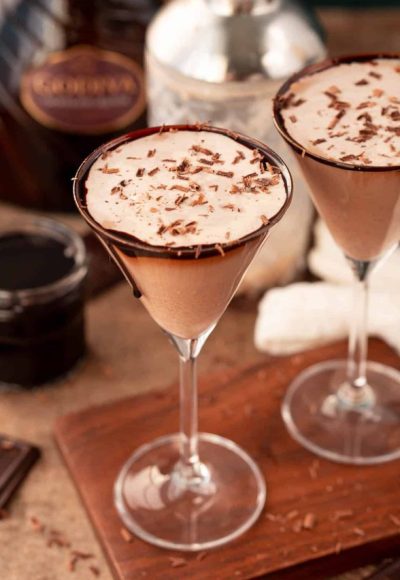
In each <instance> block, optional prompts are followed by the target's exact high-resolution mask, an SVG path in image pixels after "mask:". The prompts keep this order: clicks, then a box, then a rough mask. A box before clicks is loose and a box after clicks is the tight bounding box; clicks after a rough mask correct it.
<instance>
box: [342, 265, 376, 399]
mask: <svg viewBox="0 0 400 580" xmlns="http://www.w3.org/2000/svg"><path fill="white" fill-rule="evenodd" d="M348 260H349V262H350V266H351V268H352V270H353V273H354V276H355V279H356V280H355V284H354V303H353V310H352V312H351V317H352V320H351V327H350V336H349V354H348V362H347V381H346V382H345V383H344V384H343V385H342V386H341V387H340V389H339V392H338V397H339V400H340V402H341V403H343V404H344V406H345V407H349V408H353V409H357V408H360V407H369V406H371V405H372V404H373V403H374V400H375V397H374V393H373V390H372V389H371V387H370V386H369V385H368V382H367V352H368V327H367V321H368V275H369V273H370V271H371V269H372V266H373V263H372V262H369V261H360V260H353V259H351V258H349V259H348Z"/></svg>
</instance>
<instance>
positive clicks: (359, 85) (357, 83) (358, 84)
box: [354, 79, 369, 87]
mask: <svg viewBox="0 0 400 580" xmlns="http://www.w3.org/2000/svg"><path fill="white" fill-rule="evenodd" d="M354 84H355V85H356V86H357V87H363V86H365V85H369V82H368V81H367V79H361V80H360V81H357V82H356V83H354Z"/></svg>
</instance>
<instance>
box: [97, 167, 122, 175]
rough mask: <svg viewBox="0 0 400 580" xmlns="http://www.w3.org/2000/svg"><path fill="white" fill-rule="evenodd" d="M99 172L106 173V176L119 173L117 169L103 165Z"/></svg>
mask: <svg viewBox="0 0 400 580" xmlns="http://www.w3.org/2000/svg"><path fill="white" fill-rule="evenodd" d="M100 171H102V172H103V173H107V174H111V173H119V172H120V170H119V169H117V168H116V167H107V165H105V166H104V167H102V168H101V169H100Z"/></svg>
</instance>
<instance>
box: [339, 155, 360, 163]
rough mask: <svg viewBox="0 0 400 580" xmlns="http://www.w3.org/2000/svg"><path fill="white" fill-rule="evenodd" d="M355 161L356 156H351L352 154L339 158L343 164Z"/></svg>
mask: <svg viewBox="0 0 400 580" xmlns="http://www.w3.org/2000/svg"><path fill="white" fill-rule="evenodd" d="M357 159H358V157H357V155H352V154H350V155H344V156H343V157H340V161H345V162H346V161H355V160H357Z"/></svg>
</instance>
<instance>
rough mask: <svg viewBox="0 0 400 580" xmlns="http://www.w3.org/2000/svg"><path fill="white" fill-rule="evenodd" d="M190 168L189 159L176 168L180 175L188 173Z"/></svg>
mask: <svg viewBox="0 0 400 580" xmlns="http://www.w3.org/2000/svg"><path fill="white" fill-rule="evenodd" d="M189 168H190V161H189V159H186V158H185V159H184V160H183V161H182V162H181V163H180V164H179V165H178V167H177V168H176V169H177V171H178V172H179V173H186V172H187V171H188V169H189Z"/></svg>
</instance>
